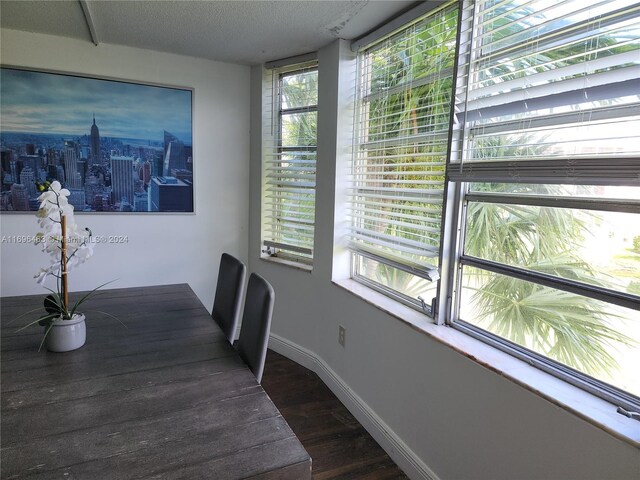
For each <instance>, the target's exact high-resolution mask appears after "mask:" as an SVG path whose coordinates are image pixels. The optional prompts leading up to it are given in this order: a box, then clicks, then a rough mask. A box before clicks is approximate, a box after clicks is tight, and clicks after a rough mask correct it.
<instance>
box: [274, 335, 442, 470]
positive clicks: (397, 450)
mask: <svg viewBox="0 0 640 480" xmlns="http://www.w3.org/2000/svg"><path fill="white" fill-rule="evenodd" d="M269 348H271V349H272V350H274V351H275V352H277V353H279V354H281V355H284V356H285V357H287V358H290V359H291V360H293V361H294V362H296V363H299V364H300V365H302V366H303V367H305V368H308V369H309V370H311V371H312V372H314V373H316V374H317V375H318V376H319V377H320V379H321V380H322V381H323V382H324V383H325V384H326V385H327V386H328V387H329V389H330V390H331V391H332V392H333V393H334V394H335V396H336V397H338V399H339V400H340V401H341V402H342V403H343V404H344V405H345V406H346V407H347V409H348V410H349V411H350V412H351V413H352V414H353V416H354V417H356V419H357V420H358V421H359V422H360V423H361V424H362V426H363V427H364V428H365V429H366V430H367V432H369V434H370V435H371V436H372V437H373V438H374V439H375V440H376V442H378V444H379V445H380V446H381V447H382V448H383V449H384V451H385V452H387V454H388V455H389V456H390V457H391V458H392V459H393V461H394V462H396V464H397V465H398V466H399V467H400V468H401V469H402V470H403V471H404V473H405V474H406V475H407V476H408V477H409V478H410V479H412V480H439V479H438V476H437V475H436V474H435V473H434V472H433V471H432V470H431V469H430V468H429V467H428V466H427V465H426V464H425V463H424V462H423V461H422V460H421V459H420V458H419V457H418V456H417V455H416V454H415V453H414V452H413V451H412V450H411V449H410V448H409V447H408V446H407V445H406V444H405V443H404V442H403V441H402V439H401V438H400V437H398V435H396V434H395V432H394V431H393V430H391V429H390V428H389V427H388V426H387V424H386V423H384V421H383V420H382V419H381V418H380V417H379V416H378V415H377V414H376V413H375V412H374V411H373V410H372V409H371V408H370V407H369V406H368V405H367V404H366V403H365V402H364V401H363V400H362V399H361V398H360V397H359V396H358V395H357V394H356V393H355V392H354V391H353V390H351V388H350V387H349V385H347V384H346V383H345V382H344V380H342V378H340V377H339V376H338V375H337V374H336V372H334V371H333V370H332V369H331V367H329V365H327V363H326V362H325V361H324V360H323V359H322V358H320V357H318V356H317V355H316V354H315V353H314V352H312V351H310V350H307V349H306V348H304V347H301V346H300V345H297V344H295V343H293V342H290V341H289V340H287V339H286V338H282V337H280V336H279V335H275V334H271V336H270V338H269Z"/></svg>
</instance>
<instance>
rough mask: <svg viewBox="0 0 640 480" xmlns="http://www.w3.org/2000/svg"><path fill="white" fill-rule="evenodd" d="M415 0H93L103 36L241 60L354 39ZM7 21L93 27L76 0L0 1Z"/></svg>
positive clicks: (49, 27) (21, 25) (69, 32)
mask: <svg viewBox="0 0 640 480" xmlns="http://www.w3.org/2000/svg"><path fill="white" fill-rule="evenodd" d="M414 3H415V2H413V1H373V0H358V1H242V0H237V1H213V0H209V1H191V0H173V1H158V0H155V1H154V0H130V1H111V0H89V1H88V2H87V5H88V9H89V13H90V17H91V20H92V21H93V25H94V27H95V32H96V36H97V39H98V41H99V42H100V43H111V44H120V45H127V46H131V47H139V48H147V49H152V50H159V51H163V52H172V53H178V54H182V55H191V56H194V57H202V58H208V59H211V60H219V61H225V62H234V63H241V64H257V63H262V62H265V61H269V60H276V59H279V58H284V57H289V56H293V55H298V54H301V53H307V52H310V51H315V50H318V49H319V48H321V47H323V46H325V45H327V44H329V43H330V42H331V41H333V40H334V39H336V38H345V39H353V38H356V37H359V36H361V35H363V34H364V33H366V32H368V31H369V30H371V29H372V28H374V27H376V26H378V25H379V24H381V23H382V22H384V21H385V20H386V19H387V18H389V17H392V16H394V15H395V14H397V13H399V12H402V11H404V10H405V9H407V7H409V6H411V5H412V4H414ZM0 25H1V26H2V28H10V29H15V30H26V31H30V32H38V33H46V34H50V35H60V36H66V37H73V38H78V39H82V40H86V41H87V42H90V41H91V34H90V31H89V28H88V26H87V22H86V21H85V17H84V14H83V11H82V7H81V4H80V2H79V1H77V0H62V1H51V0H48V1H47V0H35V1H13V0H2V1H1V2H0Z"/></svg>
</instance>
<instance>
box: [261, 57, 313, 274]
mask: <svg viewBox="0 0 640 480" xmlns="http://www.w3.org/2000/svg"><path fill="white" fill-rule="evenodd" d="M263 83H264V86H265V89H264V90H265V91H264V98H265V99H266V101H267V102H268V107H267V108H265V110H264V120H263V134H264V135H263V148H264V153H263V187H262V244H263V252H264V253H265V254H267V255H268V256H271V257H279V258H283V259H287V260H292V261H295V262H297V263H304V264H311V262H312V260H313V237H314V228H315V227H314V224H315V199H316V192H315V188H316V150H317V133H316V132H317V118H318V68H317V64H316V63H315V62H313V63H307V64H304V65H295V66H288V67H285V68H280V69H272V70H268V71H267V72H266V75H265V79H264V82H263Z"/></svg>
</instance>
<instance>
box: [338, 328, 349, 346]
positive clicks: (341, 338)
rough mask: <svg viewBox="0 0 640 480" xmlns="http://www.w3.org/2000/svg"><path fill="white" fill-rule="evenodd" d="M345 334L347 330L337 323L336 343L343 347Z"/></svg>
mask: <svg viewBox="0 0 640 480" xmlns="http://www.w3.org/2000/svg"><path fill="white" fill-rule="evenodd" d="M346 335H347V330H346V329H345V328H344V327H343V326H342V325H338V343H339V344H340V345H342V346H343V347H344V340H345V337H346Z"/></svg>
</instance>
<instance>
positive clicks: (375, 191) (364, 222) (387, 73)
mask: <svg viewBox="0 0 640 480" xmlns="http://www.w3.org/2000/svg"><path fill="white" fill-rule="evenodd" d="M456 24H457V2H449V3H448V4H446V5H443V6H441V7H440V8H438V9H436V10H434V11H432V12H429V13H427V14H426V15H424V16H422V17H421V18H419V19H417V20H416V21H414V22H413V23H412V24H411V25H409V26H408V27H405V28H404V29H402V30H401V31H399V32H396V33H395V34H393V35H391V36H389V37H387V38H386V39H384V40H382V41H380V42H377V43H375V44H373V45H370V46H368V47H367V48H365V49H364V50H362V51H360V52H359V55H358V99H357V112H356V122H355V130H356V131H355V148H354V160H353V164H352V189H351V197H350V198H351V200H350V211H351V219H352V222H351V224H352V230H351V236H350V243H349V245H350V249H351V250H352V252H353V253H354V255H355V256H356V259H357V261H356V262H355V263H356V266H355V272H354V273H355V275H354V277H355V278H357V277H358V276H359V277H365V278H368V279H369V280H371V281H373V282H377V283H379V284H382V285H384V286H386V287H390V288H391V289H392V290H399V291H400V293H402V294H405V295H407V296H409V297H413V298H415V296H416V295H415V294H414V293H409V292H410V291H413V292H416V291H418V292H419V289H418V290H416V289H413V290H411V289H410V288H408V287H407V286H406V285H407V283H410V282H408V281H403V282H395V283H394V280H393V279H392V278H391V277H393V276H394V274H392V273H390V272H392V271H393V270H394V269H396V270H400V271H402V272H405V273H408V274H411V275H415V276H417V277H419V278H420V279H425V280H428V281H432V280H437V279H438V277H439V274H438V266H439V265H438V264H439V253H440V234H441V217H442V208H443V192H444V174H445V165H446V158H447V150H448V143H449V142H448V140H449V124H450V118H451V99H452V93H451V92H452V81H453V74H454V60H455V51H456V48H455V43H456ZM363 258H364V259H368V261H369V265H367V261H363V260H362V259H363ZM371 262H373V265H374V266H371ZM386 267H391V268H386ZM398 283H403V284H404V285H405V286H404V287H401V286H399V285H398Z"/></svg>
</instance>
